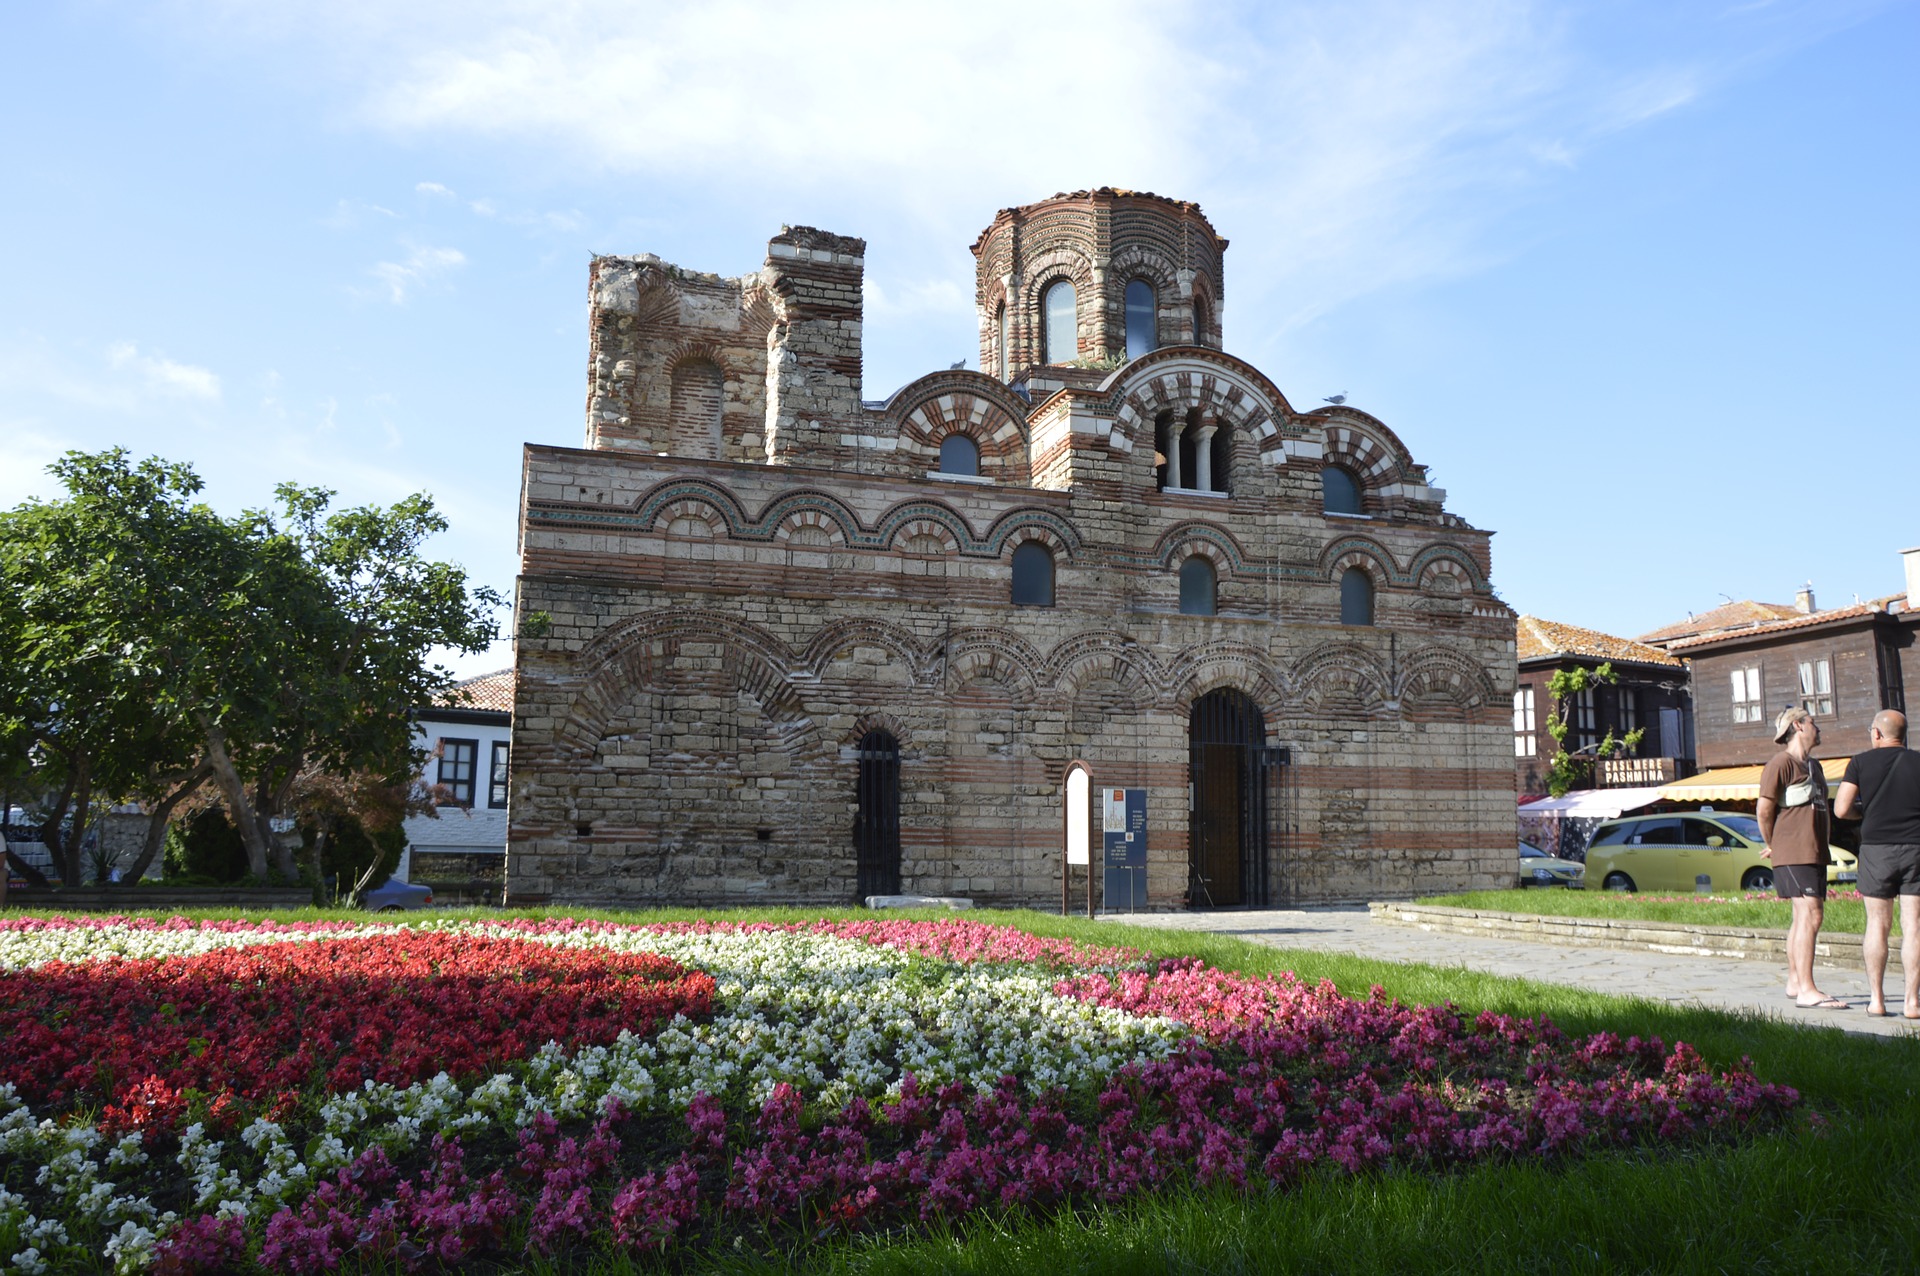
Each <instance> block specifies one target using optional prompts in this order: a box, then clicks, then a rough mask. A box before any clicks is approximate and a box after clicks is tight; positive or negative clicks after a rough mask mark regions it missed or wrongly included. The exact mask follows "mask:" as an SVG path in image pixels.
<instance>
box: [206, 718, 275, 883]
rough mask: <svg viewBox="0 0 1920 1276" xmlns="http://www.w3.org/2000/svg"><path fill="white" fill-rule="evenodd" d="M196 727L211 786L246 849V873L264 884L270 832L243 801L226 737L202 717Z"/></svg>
mask: <svg viewBox="0 0 1920 1276" xmlns="http://www.w3.org/2000/svg"><path fill="white" fill-rule="evenodd" d="M200 725H201V726H202V727H203V728H205V730H206V733H207V762H208V764H209V765H210V766H211V767H212V768H213V780H214V783H216V784H218V785H219V786H220V793H221V796H223V797H225V798H226V799H227V813H228V814H229V815H231V816H232V817H233V825H234V827H235V828H237V829H238V830H240V842H241V844H242V845H244V846H245V847H246V848H247V873H248V875H249V876H252V877H254V878H257V879H258V880H260V881H263V882H264V881H266V880H267V854H268V850H267V847H268V843H269V841H270V840H271V837H272V830H271V829H268V828H266V827H265V821H264V820H262V819H261V818H260V817H259V816H258V815H257V814H255V813H254V809H253V803H252V802H251V801H250V800H248V798H247V786H246V784H245V783H243V782H242V781H241V779H240V772H239V771H237V770H236V769H235V768H234V765H233V759H232V758H231V757H230V756H228V754H227V737H226V733H225V732H223V731H221V730H220V728H219V727H216V726H214V725H213V724H212V723H211V722H209V721H207V719H206V717H205V716H204V715H202V717H201V719H200Z"/></svg>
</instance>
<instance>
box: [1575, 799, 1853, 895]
mask: <svg viewBox="0 0 1920 1276" xmlns="http://www.w3.org/2000/svg"><path fill="white" fill-rule="evenodd" d="M1765 849H1766V844H1765V842H1763V841H1762V840H1761V837H1760V822H1759V821H1758V820H1756V819H1754V818H1753V817H1752V816H1751V815H1735V814H1728V813H1721V812H1714V813H1711V814H1709V813H1706V812H1698V811H1673V812H1669V813H1667V814H1665V815H1635V816H1628V817H1626V818H1624V819H1618V820H1608V821H1607V822H1606V823H1604V824H1602V825H1600V827H1599V828H1597V829H1595V830H1594V833H1593V841H1591V842H1589V843H1588V844H1587V874H1586V878H1587V883H1588V885H1589V886H1590V887H1592V886H1598V887H1599V888H1600V889H1602V890H1609V891H1691V890H1693V889H1694V886H1695V879H1696V878H1698V877H1700V876H1701V875H1703V874H1704V875H1705V876H1706V877H1707V878H1708V879H1709V880H1710V881H1711V882H1712V887H1711V889H1713V890H1715V891H1721V892H1728V891H1736V890H1741V891H1764V890H1771V889H1773V861H1772V860H1769V859H1766V858H1764V857H1762V855H1761V854H1760V852H1761V851H1763V850H1765ZM1827 849H1828V850H1829V851H1830V852H1831V854H1832V857H1833V862H1832V863H1830V864H1828V865H1827V883H1828V885H1829V886H1850V885H1852V884H1853V883H1854V882H1856V881H1858V880H1859V876H1860V873H1859V868H1858V866H1857V865H1856V864H1855V862H1854V858H1853V855H1852V853H1851V852H1849V851H1844V850H1842V849H1841V848H1839V847H1837V846H1830V847H1828V848H1827Z"/></svg>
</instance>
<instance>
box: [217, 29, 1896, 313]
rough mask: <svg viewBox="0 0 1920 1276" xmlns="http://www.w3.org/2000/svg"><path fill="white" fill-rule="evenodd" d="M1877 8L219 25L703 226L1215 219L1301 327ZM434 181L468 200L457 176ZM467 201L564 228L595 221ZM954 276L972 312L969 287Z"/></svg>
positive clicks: (379, 118) (350, 89)
mask: <svg viewBox="0 0 1920 1276" xmlns="http://www.w3.org/2000/svg"><path fill="white" fill-rule="evenodd" d="M208 3H212V0H208ZM1879 3H1880V0H1822V3H1820V4H1810V3H1804V2H1800V3H1783V4H1775V5H1770V6H1766V7H1764V8H1751V9H1748V10H1744V11H1743V9H1742V8H1740V7H1735V8H1734V9H1730V10H1727V11H1724V12H1722V13H1719V14H1712V13H1693V12H1692V11H1681V12H1680V13H1679V14H1678V15H1677V16H1670V15H1669V13H1668V12H1667V10H1666V9H1665V8H1664V7H1662V6H1646V7H1645V8H1640V9H1633V10H1630V11H1628V12H1626V13H1623V14H1620V15H1617V16H1602V15H1600V14H1598V13H1595V12H1589V11H1587V10H1583V9H1580V8H1575V7H1570V6H1566V7H1562V6H1546V5H1542V4H1538V3H1529V2H1528V0H1430V2H1429V3H1422V4H1415V5H1409V4H1406V3H1404V2H1402V0H1292V2H1289V3H1283V4H1261V5H1237V6H1224V5H1211V4H1203V3H1200V2H1199V0H1058V2H1056V3H1050V4H1044V5H1035V4H1032V3H1029V2H1027V0H969V3H966V4H964V5H962V4H953V3H944V4H943V3H935V2H932V0H929V2H928V3H921V4H914V5H899V4H881V3H877V0H814V2H813V3H810V4H807V5H780V4H773V3H763V2H755V0H713V2H711V3H707V4H703V5H684V4H678V3H669V2H668V0H571V2H570V3H568V4H566V5H551V4H541V3H536V2H535V0H461V2H460V3H457V4H456V3H452V0H441V2H440V3H432V2H430V0H421V3H417V4H412V5H406V6H394V5H388V4H384V3H376V2H375V0H328V2H327V3H325V4H321V3H318V0H305V3H298V2H296V0H289V3H286V4H282V5H278V6H271V7H264V8H256V7H250V6H243V7H242V8H241V10H240V11H236V10H235V9H234V8H233V7H231V6H230V5H227V4H224V3H222V4H218V5H216V6H214V7H213V8H211V9H210V10H208V11H209V12H213V13H218V14H219V15H220V18H221V22H222V24H223V25H222V26H221V27H220V28H219V29H220V31H221V32H222V33H223V34H226V35H228V36H229V38H231V37H230V33H233V32H239V33H240V35H241V38H242V40H243V41H246V42H250V43H252V44H254V45H257V44H259V43H262V42H266V43H274V42H279V43H283V44H285V45H287V46H288V47H298V48H299V49H300V50H301V51H302V52H303V54H308V55H312V56H314V57H316V58H317V64H318V65H321V66H322V67H323V68H325V69H327V70H330V73H331V81H330V87H331V88H332V89H333V90H334V91H335V92H336V93H338V94H342V95H344V97H345V99H346V104H345V106H344V108H342V109H343V111H344V113H345V114H346V115H347V117H348V118H351V119H357V120H358V121H360V122H361V123H362V124H363V125H365V126H367V127H370V128H372V129H375V130H377V131H380V132H383V133H388V134H391V135H394V136H396V137H400V138H403V139H405V140H407V141H410V142H420V143H439V142H443V141H446V140H449V139H458V140H460V141H461V142H463V143H467V142H472V141H476V140H477V141H479V142H483V143H492V144H495V145H506V146H512V147H517V148H525V150H524V153H526V154H529V155H531V156H534V157H536V160H537V162H538V163H540V164H545V165H552V166H554V168H555V169H557V170H560V171H565V172H566V173H567V174H568V175H569V177H570V178H571V179H573V180H578V179H579V178H580V177H582V176H583V175H584V176H586V177H588V178H590V177H591V175H592V174H593V173H594V172H595V171H596V170H603V171H607V172H614V173H620V174H638V175H642V176H644V177H645V178H647V179H648V180H649V181H652V182H655V183H658V184H661V185H663V186H672V187H673V188H674V189H675V190H676V191H681V192H684V193H685V194H686V196H687V197H688V199H689V200H690V201H691V202H692V204H693V205H694V206H695V207H697V206H698V204H699V202H700V201H701V200H702V199H703V198H704V199H709V200H710V199H715V198H738V197H740V196H741V195H742V194H743V193H750V195H751V197H752V198H753V199H755V200H757V201H763V202H764V201H767V200H769V199H770V198H777V199H778V200H779V201H780V202H781V204H782V205H783V208H795V209H796V212H795V214H794V215H799V212H798V210H800V209H805V208H808V207H818V206H820V205H822V204H831V203H835V202H840V203H844V202H845V201H847V200H848V198H849V196H850V195H851V196H852V197H853V198H855V199H858V200H861V201H864V202H865V203H866V204H867V205H868V206H869V207H872V208H873V209H874V216H873V219H872V220H873V221H874V222H880V221H881V219H882V216H883V215H884V214H889V213H890V214H898V215H904V216H905V217H906V218H907V219H909V220H910V221H914V222H917V223H918V225H919V228H920V230H921V231H922V232H923V233H924V234H925V235H926V236H927V237H928V238H929V240H932V239H935V238H939V239H940V240H941V241H942V242H944V241H945V239H946V238H947V237H951V236H955V235H963V234H967V233H970V232H971V230H974V229H977V228H978V227H979V226H980V225H981V224H983V223H984V220H985V218H986V217H987V216H988V215H990V214H991V211H992V210H993V209H994V208H995V207H997V206H1000V205H1006V204H1014V203H1023V202H1027V201H1030V200H1033V199H1037V198H1041V197H1043V196H1045V195H1046V194H1048V193H1051V192H1052V191H1055V190H1061V189H1071V188H1073V187H1076V186H1091V185H1100V184H1112V185H1116V186H1129V187H1133V188H1136V189H1149V190H1158V191H1160V192H1162V193H1165V194H1172V195H1178V196H1182V197H1185V198H1191V199H1198V200H1200V201H1201V202H1202V203H1203V204H1205V205H1206V206H1207V208H1208V211H1209V213H1210V214H1211V215H1212V216H1213V218H1214V221H1215V224H1216V225H1217V226H1219V227H1220V228H1221V229H1222V230H1223V231H1224V232H1225V233H1227V234H1229V235H1231V236H1233V237H1234V238H1235V239H1236V240H1238V241H1239V244H1240V245H1241V246H1240V247H1237V248H1236V250H1235V253H1234V257H1233V259H1232V260H1233V261H1234V262H1236V263H1237V267H1236V277H1237V278H1238V279H1239V280H1240V281H1242V283H1241V285H1240V286H1241V288H1242V289H1244V288H1245V287H1246V281H1249V280H1260V281H1262V282H1261V287H1262V288H1264V289H1266V290H1268V295H1267V296H1265V297H1261V298H1258V299H1257V300H1259V301H1260V302H1262V303H1263V304H1262V305H1261V306H1260V307H1259V309H1261V310H1263V311H1267V312H1271V313H1274V314H1278V315H1280V316H1282V317H1281V318H1280V319H1279V320H1278V328H1279V330H1281V331H1284V330H1285V329H1286V328H1287V327H1290V326H1294V325H1297V324H1299V323H1304V322H1307V321H1309V320H1311V319H1312V318H1313V317H1314V316H1315V315H1318V314H1321V313H1324V312H1325V311H1326V310H1328V309H1330V308H1332V307H1334V306H1337V305H1339V304H1341V303H1342V302H1343V301H1345V300H1347V299H1349V298H1351V297H1354V296H1357V295H1360V294H1364V293H1367V292H1370V291H1374V290H1377V289H1379V288H1382V287H1386V286H1390V285H1393V284H1395V283H1399V282H1402V281H1406V280H1417V279H1422V278H1431V277H1436V276H1444V275H1449V274H1457V273H1461V272H1463V271H1470V270H1473V269H1476V268H1478V267H1479V266H1480V265H1482V264H1484V263H1485V262H1486V261H1488V260H1489V259H1490V258H1491V256H1492V255H1493V254H1495V253H1501V252H1506V251H1511V249H1510V248H1505V247H1498V246H1496V244H1497V237H1496V236H1493V235H1490V234H1488V233H1487V232H1488V228H1489V226H1490V225H1491V224H1492V223H1493V222H1495V221H1496V220H1498V219H1499V218H1500V217H1501V215H1502V214H1503V213H1504V212H1505V211H1507V210H1509V209H1511V208H1512V207H1514V206H1515V204H1516V203H1517V202H1518V201H1520V200H1522V199H1525V198H1527V197H1528V192H1529V190H1530V189H1531V188H1532V187H1533V186H1534V185H1536V184H1538V183H1540V182H1543V181H1550V180H1554V179H1556V178H1558V177H1559V176H1560V175H1561V174H1563V173H1565V172H1566V170H1567V169H1568V168H1570V167H1571V166H1572V164H1573V162H1574V159H1575V157H1576V156H1578V155H1580V154H1581V153H1582V152H1583V151H1584V150H1586V149H1588V148H1590V147H1592V146H1594V145H1597V144H1600V143H1601V141H1602V139H1604V138H1605V137H1607V136H1608V135H1609V134H1611V133H1614V132H1617V131H1619V130H1622V129H1630V128H1635V127H1643V126H1646V125H1648V124H1650V123H1652V122H1654V121H1657V120H1659V119H1661V118H1663V117H1665V116H1667V115H1670V114H1671V113H1673V112H1674V111H1676V110H1680V109H1684V108H1685V107H1686V106H1687V105H1689V104H1691V103H1694V102H1697V101H1699V100H1700V99H1701V98H1702V97H1704V96H1706V95H1708V94H1710V93H1711V92H1713V91H1714V90H1715V89H1716V88H1718V87H1719V86H1720V85H1722V84H1724V83H1725V82H1727V80H1728V79H1730V78H1731V77H1733V76H1735V75H1738V74H1743V73H1745V72H1746V71H1747V70H1748V69H1750V68H1751V67H1752V66H1753V65H1755V64H1756V62H1758V61H1763V60H1765V59H1766V58H1769V57H1773V56H1777V55H1779V54H1780V53H1783V52H1785V51H1787V50H1788V49H1790V48H1791V47H1793V46H1794V45H1796V44H1797V43H1804V42H1805V41H1807V40H1811V39H1816V38H1819V37H1820V36H1822V35H1824V34H1826V33H1827V32H1828V31H1830V30H1831V29H1832V28H1833V27H1834V26H1836V25H1839V24H1844V23H1845V22H1850V21H1857V20H1860V19H1861V18H1862V17H1864V16H1866V15H1867V14H1868V13H1870V12H1871V11H1872V10H1873V9H1874V8H1875V7H1876V6H1877V5H1878V4H1879ZM1583 24H1584V25H1583ZM206 29H207V31H208V35H207V37H206V38H207V39H209V40H217V39H220V38H222V37H221V36H220V35H214V34H212V33H213V31H214V30H215V25H214V24H213V23H211V22H209V23H207V24H206ZM417 189H419V190H420V191H421V192H422V193H426V194H433V195H445V196H447V197H449V198H460V197H459V196H456V195H455V194H454V192H453V191H451V190H449V189H447V188H446V187H444V186H441V185H440V184H439V183H436V182H422V183H421V184H420V185H419V186H418V188H417ZM468 203H469V207H470V208H471V209H472V211H473V212H474V213H476V214H477V215H480V216H484V217H496V216H497V217H499V218H500V220H502V221H503V222H508V223H516V222H519V223H522V224H539V225H543V226H546V227H549V228H551V229H555V230H560V231H573V230H577V229H578V228H579V226H580V224H581V222H582V220H583V219H581V218H580V217H579V215H578V214H577V213H558V214H556V213H545V214H525V215H508V214H505V213H503V212H501V211H500V209H499V207H498V206H497V204H496V202H495V201H494V200H493V199H491V198H481V199H470V200H469V201H468ZM856 229H858V228H856ZM1255 229H1257V234H1253V233H1249V232H1250V231H1252V230H1255ZM423 268H424V265H419V266H416V265H413V264H410V263H383V266H382V268H381V269H382V272H383V273H382V275H381V278H382V281H383V282H385V283H387V284H388V287H389V292H390V295H391V296H392V298H393V299H395V300H401V299H404V297H405V296H406V295H407V293H408V292H409V291H410V290H411V289H412V288H413V287H414V286H416V285H417V284H418V283H419V282H420V279H419V277H418V276H417V275H416V274H415V273H413V272H414V271H416V270H419V269H423ZM921 269H924V267H921ZM953 269H954V272H955V274H954V278H953V281H952V282H953V285H954V286H955V287H956V288H958V289H960V291H961V293H962V295H963V296H964V294H965V293H966V284H967V282H968V281H967V280H966V279H965V277H964V273H963V272H964V270H965V265H964V263H963V262H959V261H955V262H954V264H953ZM1240 296H1241V297H1242V298H1243V299H1244V298H1246V297H1247V294H1246V293H1245V292H1244V291H1243V292H1241V294H1240ZM890 299H892V298H890V297H888V296H887V295H885V294H882V295H881V297H880V299H879V301H880V304H882V305H884V304H885V303H886V302H887V301H888V300H890ZM898 300H900V301H901V302H902V304H906V298H905V295H904V294H902V295H901V297H900V298H898ZM1240 312H1241V313H1247V310H1246V309H1242V310H1241V311H1240ZM1239 335H1240V337H1241V338H1242V339H1244V338H1246V337H1247V336H1248V335H1250V334H1247V333H1246V332H1245V331H1244V330H1242V331H1241V333H1240V334H1239ZM1251 335H1254V336H1256V337H1271V336H1273V335H1276V334H1275V333H1271V332H1270V333H1265V334H1251Z"/></svg>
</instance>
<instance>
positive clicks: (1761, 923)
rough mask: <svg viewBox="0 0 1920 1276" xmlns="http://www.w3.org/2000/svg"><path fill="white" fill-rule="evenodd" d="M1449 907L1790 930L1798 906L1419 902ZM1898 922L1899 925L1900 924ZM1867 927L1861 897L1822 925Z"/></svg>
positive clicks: (1624, 896)
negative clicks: (1788, 925) (1789, 926)
mask: <svg viewBox="0 0 1920 1276" xmlns="http://www.w3.org/2000/svg"><path fill="white" fill-rule="evenodd" d="M1417 902H1418V903H1422V904H1444V905H1446V906H1447V907H1449V908H1478V909H1483V910H1492V911H1495V912H1502V913H1536V914H1545V915H1547V916H1552V917H1618V918H1631V919H1634V920H1638V921H1650V922H1684V923H1687V924H1690V925H1695V926H1751V927H1763V928H1771V929H1774V930H1785V929H1786V928H1787V923H1788V922H1789V921H1791V920H1792V913H1793V906H1792V905H1791V904H1789V903H1788V902H1787V901H1786V900H1784V899H1748V898H1746V897H1745V896H1740V895H1705V896H1691V897H1690V896H1680V897H1675V896H1672V895H1654V894H1650V893H1642V894H1629V893H1628V892H1625V891H1569V890H1558V889H1554V890H1542V889H1539V888H1535V889H1532V890H1504V891H1465V892H1462V893H1461V894H1458V895H1431V896H1428V897H1427V898H1426V899H1422V900H1419V901H1417ZM1896 926H1897V923H1896ZM1866 928H1867V908H1866V905H1865V904H1863V903H1861V902H1860V901H1859V900H1857V899H1829V900H1828V901H1827V909H1826V918H1825V920H1824V921H1823V922H1822V923H1821V929H1823V930H1832V931H1839V932H1841V933H1842V934H1847V935H1858V934H1860V933H1861V932H1863V931H1864V930H1866Z"/></svg>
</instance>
